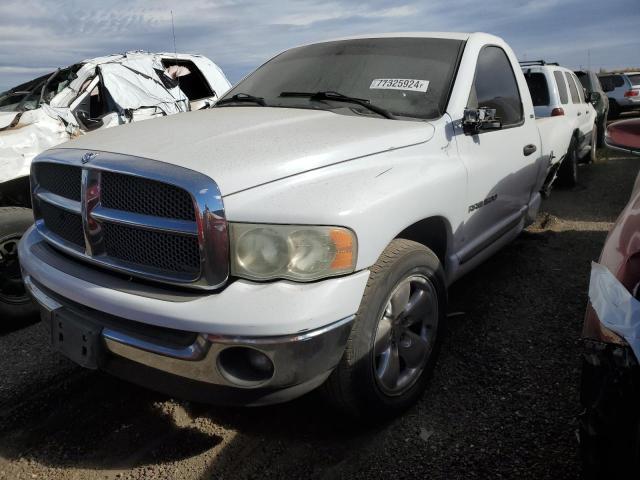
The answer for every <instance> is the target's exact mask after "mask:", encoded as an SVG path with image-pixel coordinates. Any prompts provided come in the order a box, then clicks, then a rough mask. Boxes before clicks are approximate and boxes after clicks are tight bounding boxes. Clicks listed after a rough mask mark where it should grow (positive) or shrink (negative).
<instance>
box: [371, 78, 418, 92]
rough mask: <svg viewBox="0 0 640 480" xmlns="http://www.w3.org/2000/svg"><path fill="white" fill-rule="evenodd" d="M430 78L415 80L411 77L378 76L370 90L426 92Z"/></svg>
mask: <svg viewBox="0 0 640 480" xmlns="http://www.w3.org/2000/svg"><path fill="white" fill-rule="evenodd" d="M428 87H429V80H415V79H411V78H376V79H375V80H373V81H372V82H371V86H369V90H377V89H382V90H409V91H412V92H426V91H427V88H428Z"/></svg>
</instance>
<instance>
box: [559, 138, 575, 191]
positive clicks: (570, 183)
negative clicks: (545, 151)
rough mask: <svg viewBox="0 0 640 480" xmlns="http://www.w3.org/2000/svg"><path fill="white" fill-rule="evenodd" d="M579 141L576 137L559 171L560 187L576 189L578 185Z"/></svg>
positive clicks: (572, 140)
mask: <svg viewBox="0 0 640 480" xmlns="http://www.w3.org/2000/svg"><path fill="white" fill-rule="evenodd" d="M577 148H578V141H577V139H576V137H573V138H572V139H571V142H570V143H569V148H568V149H567V154H566V155H565V157H564V160H562V164H561V165H560V168H559V169H558V185H560V186H561V187H574V186H575V185H576V184H577V183H578V152H577Z"/></svg>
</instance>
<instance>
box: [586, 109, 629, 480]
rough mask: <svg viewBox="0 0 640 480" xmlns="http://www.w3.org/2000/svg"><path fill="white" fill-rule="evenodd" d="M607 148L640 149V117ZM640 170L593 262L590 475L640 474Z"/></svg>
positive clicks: (621, 127) (619, 127)
mask: <svg viewBox="0 0 640 480" xmlns="http://www.w3.org/2000/svg"><path fill="white" fill-rule="evenodd" d="M605 142H606V144H607V146H609V147H611V148H615V149H621V150H625V151H627V152H631V153H635V154H638V153H640V119H634V120H625V121H621V122H616V123H614V124H612V125H610V126H609V127H608V128H607V132H606V135H605ZM639 233H640V175H638V177H637V178H636V182H635V185H634V188H633V191H632V193H631V198H630V200H629V202H628V204H627V205H626V207H625V208H624V210H623V211H622V213H621V214H620V216H619V217H618V220H617V221H616V223H615V224H614V226H613V228H612V229H611V231H610V232H609V235H608V237H607V240H606V242H605V245H604V248H603V250H602V254H601V256H600V260H599V261H598V263H593V264H592V267H591V280H590V285H589V305H588V307H587V312H586V315H585V320H584V327H583V332H582V337H583V346H584V347H583V349H584V351H583V359H582V381H581V394H580V398H581V403H582V406H583V409H584V410H583V412H582V414H581V415H580V446H581V454H582V460H583V466H584V468H583V471H584V476H585V477H586V478H593V479H608V478H635V474H634V475H630V472H635V473H637V472H639V471H640V408H639V405H640V367H639V366H638V359H639V358H640V235H639Z"/></svg>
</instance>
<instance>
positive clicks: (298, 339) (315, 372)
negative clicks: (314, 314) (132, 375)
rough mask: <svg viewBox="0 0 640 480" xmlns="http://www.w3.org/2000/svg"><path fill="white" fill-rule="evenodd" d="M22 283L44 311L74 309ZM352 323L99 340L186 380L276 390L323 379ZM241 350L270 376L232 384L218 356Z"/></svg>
mask: <svg viewBox="0 0 640 480" xmlns="http://www.w3.org/2000/svg"><path fill="white" fill-rule="evenodd" d="M24 282H25V285H26V286H27V288H28V290H29V291H30V292H31V294H32V295H33V297H34V298H35V299H36V300H37V301H38V303H40V304H41V306H42V307H43V309H44V310H46V311H48V312H52V311H54V310H58V309H63V310H64V309H69V310H71V311H74V307H73V305H66V304H64V301H63V300H60V302H59V301H58V300H56V299H54V298H51V296H49V295H48V294H46V293H45V292H43V291H42V289H40V288H39V287H38V286H37V285H36V284H34V282H33V281H32V279H31V276H30V275H29V274H25V275H24ZM76 308H77V307H76ZM85 315H86V313H85ZM99 315H100V312H97V311H96V315H95V317H96V318H93V316H92V320H93V321H97V322H98V323H99ZM354 319H355V315H351V316H349V317H346V318H343V319H341V320H338V321H337V322H334V323H332V324H329V325H326V326H323V327H320V328H317V329H314V330H309V331H305V332H299V333H295V334H291V335H279V336H265V337H244V336H224V335H215V334H204V333H201V334H199V335H198V336H197V337H196V340H195V341H194V342H193V344H191V345H188V346H184V347H169V346H166V345H162V344H160V343H159V342H158V343H156V342H153V341H149V340H144V339H141V338H138V337H136V336H133V335H130V334H127V333H125V332H122V331H118V330H117V329H114V328H109V327H106V326H105V327H104V328H103V330H102V338H103V340H104V344H105V346H106V349H107V350H108V351H109V352H110V353H112V354H114V355H117V356H119V357H122V358H125V359H127V360H130V361H133V362H136V363H138V364H141V365H145V366H147V367H151V368H153V369H156V370H159V371H162V372H165V373H169V374H172V375H176V376H179V377H182V378H185V379H190V380H195V381H198V382H203V383H207V384H212V385H220V386H227V387H234V388H239V389H252V388H258V387H260V388H262V387H269V388H271V389H276V390H277V389H284V388H287V387H292V386H296V385H301V384H303V383H307V382H311V381H312V380H314V379H318V378H320V377H322V376H325V377H326V375H328V373H329V372H330V371H331V370H332V369H333V368H335V366H336V365H337V364H338V362H339V361H340V359H341V358H342V355H343V353H344V349H345V347H346V343H347V339H348V337H349V334H350V332H351V324H352V322H353V320H354ZM134 323H135V322H134ZM242 346H245V347H247V348H251V349H254V350H258V351H260V352H262V353H263V354H264V355H266V356H267V357H268V358H269V359H270V360H271V361H272V362H273V365H274V373H273V376H272V377H271V378H270V379H268V380H266V381H264V382H256V383H252V384H248V383H235V382H232V381H230V380H229V379H228V378H227V377H226V376H224V375H223V374H222V373H221V371H220V369H219V366H218V357H219V355H220V353H221V352H222V351H224V350H225V349H227V348H233V347H242Z"/></svg>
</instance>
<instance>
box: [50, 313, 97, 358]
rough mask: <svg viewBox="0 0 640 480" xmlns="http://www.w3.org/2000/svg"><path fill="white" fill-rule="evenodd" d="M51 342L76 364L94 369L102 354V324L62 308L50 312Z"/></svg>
mask: <svg viewBox="0 0 640 480" xmlns="http://www.w3.org/2000/svg"><path fill="white" fill-rule="evenodd" d="M51 344H52V345H53V348H54V349H56V350H57V351H58V352H60V353H62V354H63V355H65V356H66V357H68V358H69V359H71V360H72V361H74V362H75V363H77V364H78V365H80V366H82V367H85V368H89V369H92V370H96V369H97V368H98V367H99V365H100V363H101V359H102V356H103V343H102V326H100V325H97V324H95V323H93V322H91V321H90V320H87V319H84V318H80V317H77V316H76V315H74V314H73V313H71V312H69V311H68V310H65V309H64V308H62V309H58V310H54V311H53V312H51Z"/></svg>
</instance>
